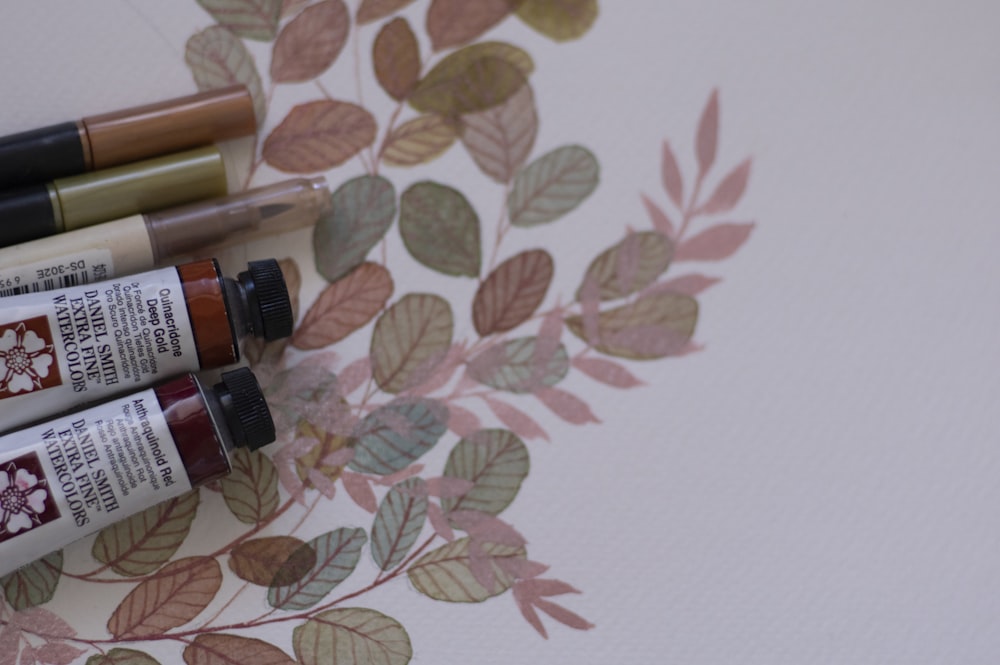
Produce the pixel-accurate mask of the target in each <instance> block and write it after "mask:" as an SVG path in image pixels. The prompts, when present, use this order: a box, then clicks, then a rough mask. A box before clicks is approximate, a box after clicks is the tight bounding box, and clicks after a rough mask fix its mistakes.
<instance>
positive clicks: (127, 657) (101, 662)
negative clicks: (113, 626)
mask: <svg viewBox="0 0 1000 665" xmlns="http://www.w3.org/2000/svg"><path fill="white" fill-rule="evenodd" d="M86 665H160V661H158V660H156V659H155V658H153V657H152V656H150V655H149V654H148V653H146V652H144V651H136V650H135V649H120V648H118V649H111V650H109V651H108V652H107V653H102V654H96V655H93V656H91V657H90V658H88V659H87V663H86Z"/></svg>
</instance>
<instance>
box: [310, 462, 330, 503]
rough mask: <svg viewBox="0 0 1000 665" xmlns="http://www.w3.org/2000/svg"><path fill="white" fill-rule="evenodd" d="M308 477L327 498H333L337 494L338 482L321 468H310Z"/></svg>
mask: <svg viewBox="0 0 1000 665" xmlns="http://www.w3.org/2000/svg"><path fill="white" fill-rule="evenodd" d="M308 478H309V481H310V482H311V483H312V485H313V487H315V488H316V489H318V490H319V492H320V494H322V495H323V496H325V497H326V498H327V499H332V498H333V497H335V496H337V485H336V483H334V482H333V481H332V480H330V478H329V476H327V475H326V474H325V473H323V472H322V471H320V470H319V469H309V473H308Z"/></svg>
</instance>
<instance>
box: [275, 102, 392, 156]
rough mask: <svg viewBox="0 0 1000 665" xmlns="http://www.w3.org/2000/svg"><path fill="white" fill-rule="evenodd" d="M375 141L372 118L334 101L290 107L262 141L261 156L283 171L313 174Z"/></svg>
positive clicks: (353, 106)
mask: <svg viewBox="0 0 1000 665" xmlns="http://www.w3.org/2000/svg"><path fill="white" fill-rule="evenodd" d="M374 140H375V118H373V117H372V114H371V113H369V112H368V111H366V110H365V109H363V108H361V107H360V106H356V105H354V104H350V103H348V102H338V101H334V100H320V101H315V102H307V103H305V104H300V105H298V106H296V107H294V108H293V109H292V110H291V112H290V113H289V114H288V115H287V116H286V117H285V119H284V120H282V121H281V124H280V125H278V126H277V127H275V128H274V131H272V132H271V134H270V136H268V137H267V139H266V140H265V141H264V148H263V151H262V153H261V154H262V155H263V157H264V161H266V162H267V163H268V164H269V165H271V166H273V167H274V168H276V169H278V170H279V171H284V172H286V173H315V172H317V171H326V170H328V169H332V168H333V167H335V166H339V165H340V164H343V163H344V162H346V161H347V160H348V159H350V158H351V157H353V156H354V155H356V154H358V152H360V151H361V150H362V149H363V148H365V147H367V146H369V145H371V143H372V142H373V141H374Z"/></svg>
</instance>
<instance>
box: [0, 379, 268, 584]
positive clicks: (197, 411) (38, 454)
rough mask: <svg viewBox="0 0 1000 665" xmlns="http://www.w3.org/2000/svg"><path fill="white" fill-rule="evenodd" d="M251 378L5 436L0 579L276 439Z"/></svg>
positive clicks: (174, 383)
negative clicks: (236, 452) (235, 454)
mask: <svg viewBox="0 0 1000 665" xmlns="http://www.w3.org/2000/svg"><path fill="white" fill-rule="evenodd" d="M274 438H275V432H274V422H273V421H272V420H271V413H270V411H269V410H268V408H267V403H266V402H265V401H264V395H263V393H262V392H261V389H260V386H259V385H258V383H257V380H256V378H254V375H253V373H252V372H251V371H250V370H248V369H246V368H240V369H237V370H233V371H232V372H225V373H223V374H222V381H221V382H220V383H217V384H216V385H215V386H213V387H212V388H211V389H209V390H206V389H205V387H203V386H202V385H201V384H200V383H199V381H198V380H197V379H196V378H195V377H194V376H192V375H190V374H186V375H184V376H181V377H178V378H175V379H173V380H171V381H168V382H167V383H164V384H161V385H160V386H158V387H156V388H152V389H147V390H143V391H141V392H137V393H133V394H131V395H128V396H125V397H120V398H118V399H115V400H111V401H109V402H105V403H103V404H100V405H98V406H95V407H92V408H90V409H87V410H85V411H79V412H77V413H73V414H70V415H66V416H62V417H60V418H56V419H54V420H50V421H48V422H45V423H41V424H39V425H35V426H33V427H30V428H28V429H24V430H21V431H19V432H14V433H12V434H9V435H7V436H4V437H2V438H0V575H6V574H7V573H9V572H11V571H13V570H15V569H17V568H18V567H20V566H23V565H25V564H28V563H31V562H32V561H34V560H35V559H38V558H39V557H42V556H45V555H46V554H48V553H49V552H52V551H53V550H57V549H59V548H60V547H63V546H64V545H68V544H69V543H71V542H73V541H74V540H77V539H78V538H82V537H83V536H85V535H87V534H88V533H93V532H94V531H98V530H100V529H102V528H104V527H106V526H108V525H110V524H113V523H115V522H117V521H119V520H122V519H124V518H126V517H128V516H129V515H133V514H135V513H137V512H140V511H142V510H145V509H146V508H149V507H151V506H153V505H155V504H157V503H160V502H162V501H166V500H167V499H171V498H173V497H176V496H179V495H181V494H183V493H184V492H187V491H188V490H190V489H191V488H193V487H198V486H199V485H203V484H205V483H207V482H208V481H210V480H215V479H216V478H221V477H222V476H225V475H226V474H228V473H229V471H230V469H231V465H230V462H229V454H230V451H231V450H233V449H234V448H249V449H250V450H256V449H257V448H260V447H261V446H265V445H267V444H269V443H271V442H272V441H274Z"/></svg>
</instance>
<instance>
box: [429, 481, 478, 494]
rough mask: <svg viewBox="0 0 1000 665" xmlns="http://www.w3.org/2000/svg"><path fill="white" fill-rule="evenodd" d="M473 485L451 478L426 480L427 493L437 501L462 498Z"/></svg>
mask: <svg viewBox="0 0 1000 665" xmlns="http://www.w3.org/2000/svg"><path fill="white" fill-rule="evenodd" d="M475 485H476V484H475V483H474V482H472V481H471V480H466V479H465V478H452V477H450V476H438V477H436V478H428V479H427V493H428V494H429V495H431V496H436V497H438V498H439V499H450V498H453V497H457V496H462V495H463V494H465V493H466V492H468V491H469V490H471V489H472V488H473V487H475Z"/></svg>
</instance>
